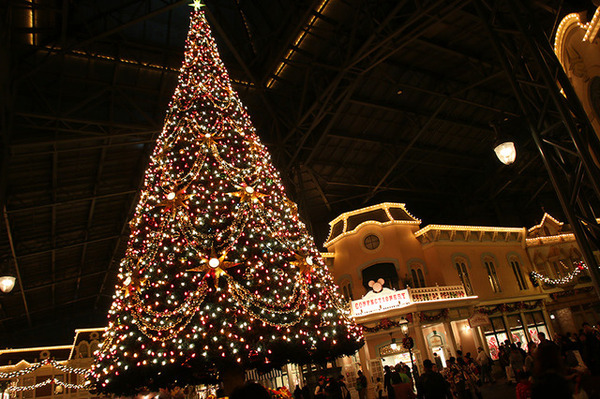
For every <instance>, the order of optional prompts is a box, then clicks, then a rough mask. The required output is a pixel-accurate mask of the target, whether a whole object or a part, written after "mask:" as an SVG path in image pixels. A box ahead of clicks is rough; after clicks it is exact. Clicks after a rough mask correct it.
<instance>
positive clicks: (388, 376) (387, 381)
mask: <svg viewBox="0 0 600 399" xmlns="http://www.w3.org/2000/svg"><path fill="white" fill-rule="evenodd" d="M383 370H384V374H383V388H384V389H385V390H386V392H387V397H388V399H394V398H395V396H394V388H393V386H392V368H391V367H390V366H385V367H384V368H383Z"/></svg>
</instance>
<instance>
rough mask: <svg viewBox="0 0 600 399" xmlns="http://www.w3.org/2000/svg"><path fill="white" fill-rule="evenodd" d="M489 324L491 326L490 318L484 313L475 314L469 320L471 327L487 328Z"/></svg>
mask: <svg viewBox="0 0 600 399" xmlns="http://www.w3.org/2000/svg"><path fill="white" fill-rule="evenodd" d="M488 324H491V323H490V318H489V317H488V316H487V315H486V314H483V313H479V312H475V314H474V315H473V316H471V318H470V319H469V325H470V326H471V327H477V326H486V325H488Z"/></svg>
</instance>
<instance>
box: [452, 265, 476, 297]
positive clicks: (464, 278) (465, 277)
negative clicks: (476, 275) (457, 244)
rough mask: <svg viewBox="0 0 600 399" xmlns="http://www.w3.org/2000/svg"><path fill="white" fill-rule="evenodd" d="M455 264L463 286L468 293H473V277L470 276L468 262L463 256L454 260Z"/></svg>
mask: <svg viewBox="0 0 600 399" xmlns="http://www.w3.org/2000/svg"><path fill="white" fill-rule="evenodd" d="M454 266H455V267H456V271H457V272H458V278H459V279H460V282H461V283H462V285H463V287H465V292H466V293H467V295H473V287H472V286H471V278H470V277H469V270H468V266H467V262H466V261H465V260H464V259H462V258H457V259H455V261H454Z"/></svg>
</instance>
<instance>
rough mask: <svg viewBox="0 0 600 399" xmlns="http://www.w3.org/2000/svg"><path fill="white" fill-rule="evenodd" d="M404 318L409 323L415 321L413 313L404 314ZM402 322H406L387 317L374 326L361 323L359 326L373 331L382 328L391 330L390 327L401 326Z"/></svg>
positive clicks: (364, 329)
mask: <svg viewBox="0 0 600 399" xmlns="http://www.w3.org/2000/svg"><path fill="white" fill-rule="evenodd" d="M404 319H406V321H408V322H409V323H412V321H413V315H412V313H408V314H407V315H406V316H404ZM402 324H404V322H401V321H394V320H390V319H387V318H385V319H381V321H380V322H379V323H377V324H376V325H374V326H373V327H367V326H366V325H364V324H359V326H361V327H362V329H363V331H364V332H369V333H373V332H378V331H381V330H389V329H390V328H396V327H400V326H401V325H402Z"/></svg>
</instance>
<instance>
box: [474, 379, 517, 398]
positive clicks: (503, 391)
mask: <svg viewBox="0 0 600 399" xmlns="http://www.w3.org/2000/svg"><path fill="white" fill-rule="evenodd" d="M481 394H482V396H483V399H514V398H516V397H517V395H516V394H515V384H507V383H506V382H504V381H503V380H502V381H499V382H497V383H495V384H486V385H484V386H482V387H481Z"/></svg>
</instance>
